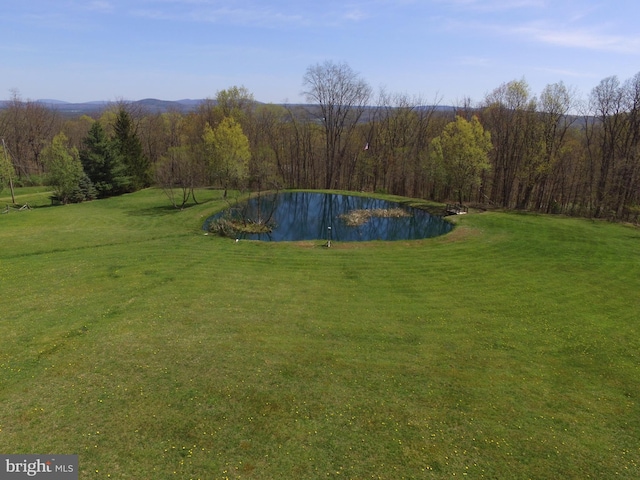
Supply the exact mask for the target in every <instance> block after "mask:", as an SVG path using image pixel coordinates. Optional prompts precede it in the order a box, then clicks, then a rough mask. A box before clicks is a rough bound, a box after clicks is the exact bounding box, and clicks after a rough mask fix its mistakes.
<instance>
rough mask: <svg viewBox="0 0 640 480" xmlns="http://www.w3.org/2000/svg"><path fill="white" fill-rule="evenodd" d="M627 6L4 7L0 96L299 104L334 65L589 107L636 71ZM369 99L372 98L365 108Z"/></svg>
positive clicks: (448, 95) (440, 89) (393, 85)
mask: <svg viewBox="0 0 640 480" xmlns="http://www.w3.org/2000/svg"><path fill="white" fill-rule="evenodd" d="M639 18H640V2H639V1H638V0H368V1H367V0H313V1H307V0H296V1H293V0H289V1H285V0H224V1H222V0H84V1H80V0H3V1H2V8H1V9H0V62H1V63H0V99H9V98H11V97H12V95H13V94H14V93H17V94H18V95H19V96H20V98H22V99H23V100H38V99H57V100H62V101H68V102H87V101H98V100H102V101H119V100H127V101H134V100H141V99H144V98H158V99H162V100H180V99H201V98H215V96H216V93H217V92H218V91H220V90H223V89H227V88H229V87H232V86H244V87H246V88H247V89H248V90H249V92H251V93H252V94H253V96H254V98H255V99H256V100H258V101H261V102H266V103H298V102H303V101H305V98H304V95H303V94H302V92H303V91H304V87H303V77H304V74H305V72H306V71H307V69H308V68H309V67H311V66H314V65H317V64H322V63H324V62H326V61H330V62H333V63H337V64H339V63H346V64H347V65H348V66H349V67H350V68H351V69H352V70H353V71H354V72H356V73H357V74H358V75H360V77H361V78H362V79H364V80H365V81H367V82H368V83H369V85H370V86H371V87H372V89H373V91H374V97H377V95H378V93H379V92H380V91H381V90H384V91H386V92H387V93H389V94H401V95H406V96H408V97H410V98H413V99H421V100H422V102H421V103H424V104H434V103H438V104H441V105H460V104H461V103H462V102H463V101H464V100H465V99H470V100H471V101H472V102H474V103H477V102H481V101H482V100H483V99H484V98H485V97H486V96H487V95H488V94H489V93H491V92H492V91H493V90H495V89H496V88H498V87H500V86H501V85H502V84H504V83H507V82H510V81H512V80H525V81H526V82H527V84H528V85H529V86H530V89H531V94H532V95H538V94H539V93H540V92H541V91H542V89H543V88H544V87H545V86H546V85H550V84H554V83H558V82H563V83H564V84H565V85H566V86H567V87H569V88H571V89H573V90H574V91H575V93H576V94H577V96H579V97H581V98H588V95H589V93H590V92H591V90H592V89H593V88H594V87H596V86H597V85H598V84H599V83H600V82H601V81H602V80H603V79H605V78H607V77H610V76H617V77H618V78H619V79H620V81H624V80H627V79H629V78H631V77H633V76H634V75H636V74H637V73H638V72H640V26H639V25H640V24H638V19H639ZM373 103H375V98H374V99H373Z"/></svg>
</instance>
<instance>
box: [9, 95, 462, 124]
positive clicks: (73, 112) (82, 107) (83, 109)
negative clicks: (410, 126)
mask: <svg viewBox="0 0 640 480" xmlns="http://www.w3.org/2000/svg"><path fill="white" fill-rule="evenodd" d="M207 101H208V102H213V103H215V100H211V99H209V100H206V99H196V100H192V99H184V100H174V101H171V100H158V99H156V98H145V99H143V100H136V101H126V100H125V103H127V104H128V105H130V106H132V107H134V108H136V107H138V108H139V109H140V110H141V111H143V112H145V113H164V112H179V113H189V112H192V111H194V110H196V109H197V108H198V107H199V106H200V105H202V104H203V103H204V102H207ZM35 102H36V103H39V104H41V105H43V106H45V107H47V108H51V109H53V110H57V111H58V112H60V113H61V114H62V115H65V116H67V115H68V116H77V115H96V114H100V112H101V111H103V110H104V109H105V108H107V107H108V106H109V105H114V104H117V103H118V102H108V101H93V102H84V103H71V102H65V101H62V100H54V99H41V100H35ZM10 103H11V102H10V101H6V100H5V101H3V100H0V109H3V108H6V107H7V106H8V105H9V104H10ZM258 103H260V102H258ZM290 106H296V107H304V108H305V109H309V110H313V109H314V108H315V107H317V105H301V104H296V105H290ZM421 108H429V109H430V108H434V107H432V106H424V107H421ZM435 110H436V111H440V112H451V111H453V110H454V107H451V106H445V105H438V106H436V107H435ZM371 111H372V110H371ZM364 117H365V118H363V119H362V120H363V121H366V118H367V117H368V115H366V114H365V116H364Z"/></svg>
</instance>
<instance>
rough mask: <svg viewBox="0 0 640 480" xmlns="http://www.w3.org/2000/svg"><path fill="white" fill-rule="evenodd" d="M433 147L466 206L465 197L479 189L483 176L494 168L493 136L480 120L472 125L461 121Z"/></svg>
mask: <svg viewBox="0 0 640 480" xmlns="http://www.w3.org/2000/svg"><path fill="white" fill-rule="evenodd" d="M432 146H433V150H434V152H435V155H439V156H441V157H442V165H443V166H444V169H445V171H446V174H447V178H448V181H449V184H450V186H451V188H452V189H453V190H454V191H455V192H457V194H458V200H459V202H460V203H462V201H463V198H464V195H465V193H467V194H469V193H470V191H471V189H472V188H473V187H476V186H478V184H479V183H480V178H481V174H482V172H483V171H485V170H488V169H489V168H490V164H489V158H488V153H489V151H490V150H491V135H490V133H489V132H486V131H485V130H484V128H483V127H482V124H481V123H480V121H479V120H478V117H476V116H474V117H472V119H471V121H470V122H469V121H467V120H465V119H464V118H462V117H457V118H456V120H455V121H453V122H451V123H449V124H447V125H446V126H445V128H444V130H443V132H442V134H441V135H440V136H439V137H436V138H435V139H434V140H433V141H432Z"/></svg>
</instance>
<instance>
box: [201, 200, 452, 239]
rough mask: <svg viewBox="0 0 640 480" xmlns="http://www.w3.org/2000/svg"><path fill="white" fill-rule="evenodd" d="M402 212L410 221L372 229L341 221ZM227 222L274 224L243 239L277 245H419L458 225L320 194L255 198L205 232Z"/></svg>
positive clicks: (371, 223) (380, 222) (382, 203)
mask: <svg viewBox="0 0 640 480" xmlns="http://www.w3.org/2000/svg"><path fill="white" fill-rule="evenodd" d="M392 208H402V209H403V210H405V211H406V212H407V213H408V214H409V216H406V217H397V218H395V217H394V218H383V217H371V218H370V219H369V220H368V221H367V222H366V223H364V224H362V225H358V226H349V225H347V224H346V223H345V221H344V220H343V219H342V218H340V216H341V215H343V214H347V213H349V212H351V211H353V210H377V209H392ZM223 216H230V217H231V218H238V219H241V218H246V219H250V220H251V221H253V222H258V221H260V222H265V221H267V220H268V223H269V225H271V226H272V231H271V232H270V233H261V234H243V235H241V236H240V238H243V239H249V240H267V241H274V242H282V241H299V240H328V239H329V238H331V240H332V241H343V242H353V241H369V240H415V239H421V238H429V237H437V236H439V235H444V234H445V233H448V232H450V231H451V229H452V228H453V225H452V224H451V223H449V222H447V221H445V220H444V219H443V218H442V217H439V216H436V215H431V214H429V213H428V212H425V211H424V210H420V209H417V208H411V207H406V206H403V205H401V204H399V203H394V202H389V201H386V200H379V199H375V198H368V197H356V196H351V195H338V194H328V193H315V192H284V193H279V194H277V195H263V196H261V197H259V198H252V199H251V200H249V202H247V203H245V204H241V205H238V206H237V207H234V208H232V209H229V210H224V211H222V212H220V213H218V214H216V215H213V216H211V217H209V218H208V219H207V220H206V221H205V223H204V225H203V229H204V230H208V227H209V224H210V223H211V221H213V220H214V219H218V218H221V217H223Z"/></svg>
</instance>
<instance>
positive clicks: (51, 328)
mask: <svg viewBox="0 0 640 480" xmlns="http://www.w3.org/2000/svg"><path fill="white" fill-rule="evenodd" d="M7 195H8V193H7V192H6V191H5V192H3V193H2V194H0V196H2V198H0V206H2V205H3V204H4V203H7V202H8V200H7V198H6V196H7ZM34 195H35V197H33V196H34ZM199 196H200V197H201V200H203V201H204V203H202V204H200V205H197V206H192V207H190V208H188V209H185V210H183V211H178V210H174V209H172V208H169V206H168V205H169V203H168V201H167V200H166V198H164V197H163V195H162V192H161V191H159V190H154V189H150V190H146V191H142V192H138V193H136V194H133V195H126V196H123V197H118V198H113V199H109V200H101V201H94V202H90V203H85V204H80V205H70V206H58V207H45V205H46V201H44V200H42V199H43V198H45V199H46V196H45V197H43V193H42V192H25V193H24V196H23V197H20V198H21V200H24V201H25V202H27V201H31V202H33V203H35V204H36V205H41V208H34V209H33V210H30V211H24V212H12V213H9V214H6V215H0V452H2V453H64V454H78V455H79V464H80V470H81V471H80V478H83V479H84V478H128V479H169V478H176V479H189V478H194V479H195V478H200V479H220V478H246V479H275V478H292V479H293V478H296V479H315V478H335V477H344V478H354V479H355V478H357V479H364V478H384V479H401V478H418V479H419V478H449V477H451V476H453V475H455V476H465V475H466V478H500V479H502V478H509V479H520V478H522V479H525V478H534V479H540V478H576V479H584V478H597V479H602V478H629V479H635V478H638V477H640V404H639V400H640V387H639V382H638V379H639V378H640V335H639V333H640V332H639V326H640V230H639V229H638V228H634V227H630V226H623V225H615V224H609V223H603V222H593V221H589V220H581V219H570V218H562V217H551V216H539V215H527V214H513V213H498V212H485V213H481V214H470V215H467V216H463V217H458V218H457V223H458V226H457V228H456V229H455V230H454V231H453V232H452V233H450V234H448V235H446V236H443V237H440V238H436V239H429V240H422V241H408V242H393V243H389V242H367V243H349V244H347V243H335V242H334V244H333V246H332V248H330V249H327V248H324V247H322V246H321V245H322V242H320V241H318V242H301V243H260V242H248V241H247V242H245V241H241V242H238V243H235V242H233V241H230V240H227V239H222V238H217V237H212V236H205V235H203V232H202V231H201V230H200V226H201V224H202V222H203V221H204V219H205V218H206V217H207V216H208V215H209V214H210V213H213V212H214V211H216V210H218V209H220V208H222V207H223V205H224V203H223V202H222V201H221V199H220V193H219V192H216V191H207V190H203V191H201V192H200V194H199ZM38 199H40V200H38ZM17 201H18V203H20V201H19V200H17Z"/></svg>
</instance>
